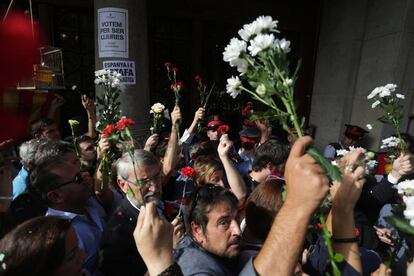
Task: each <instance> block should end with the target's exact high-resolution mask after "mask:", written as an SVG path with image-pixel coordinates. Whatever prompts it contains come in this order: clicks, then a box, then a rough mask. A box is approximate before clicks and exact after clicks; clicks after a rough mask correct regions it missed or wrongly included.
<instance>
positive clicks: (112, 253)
mask: <svg viewBox="0 0 414 276" xmlns="http://www.w3.org/2000/svg"><path fill="white" fill-rule="evenodd" d="M138 214H139V211H138V210H137V209H136V208H135V207H134V206H132V204H131V203H130V202H129V200H128V199H127V198H124V199H123V200H122V202H121V205H120V206H119V207H118V208H117V209H116V210H115V211H114V213H113V214H112V216H111V218H110V219H109V221H108V224H107V226H106V229H105V231H104V234H103V238H102V243H101V258H102V259H101V264H100V271H101V272H102V273H103V274H104V275H116V276H120V275H122V276H124V275H125V276H128V275H144V274H145V273H146V272H147V267H146V265H145V263H144V261H143V260H142V258H141V256H140V254H139V253H138V250H137V248H136V246H135V241H134V236H133V233H134V229H135V226H136V224H137V218H138Z"/></svg>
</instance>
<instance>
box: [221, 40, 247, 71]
mask: <svg viewBox="0 0 414 276" xmlns="http://www.w3.org/2000/svg"><path fill="white" fill-rule="evenodd" d="M246 47H247V44H246V42H245V41H243V40H240V39H237V38H235V37H233V38H232V39H231V40H230V43H229V45H227V46H226V48H224V52H223V60H224V61H226V62H230V65H232V66H234V65H233V64H232V63H231V62H232V61H234V60H237V59H240V57H241V54H242V53H243V52H246Z"/></svg>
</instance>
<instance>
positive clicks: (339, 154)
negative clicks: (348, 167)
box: [336, 149, 349, 156]
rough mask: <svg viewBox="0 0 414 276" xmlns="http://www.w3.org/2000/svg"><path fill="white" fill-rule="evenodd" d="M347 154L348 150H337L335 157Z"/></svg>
mask: <svg viewBox="0 0 414 276" xmlns="http://www.w3.org/2000/svg"><path fill="white" fill-rule="evenodd" d="M348 153H349V151H348V150H346V149H339V150H336V156H345V155H346V154H348Z"/></svg>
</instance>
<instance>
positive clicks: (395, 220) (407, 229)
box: [385, 216, 414, 235]
mask: <svg viewBox="0 0 414 276" xmlns="http://www.w3.org/2000/svg"><path fill="white" fill-rule="evenodd" d="M385 220H386V221H387V222H388V223H389V224H391V225H393V226H395V227H397V228H398V229H399V230H401V231H402V232H404V233H407V234H410V235H414V227H412V226H411V225H410V223H409V221H408V220H406V219H404V218H401V217H397V216H390V217H385Z"/></svg>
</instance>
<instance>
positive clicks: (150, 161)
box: [116, 149, 160, 178]
mask: <svg viewBox="0 0 414 276" xmlns="http://www.w3.org/2000/svg"><path fill="white" fill-rule="evenodd" d="M134 161H135V166H137V167H139V166H153V165H158V164H159V163H160V162H159V160H158V158H157V157H156V156H155V155H154V154H152V153H151V152H149V151H146V150H142V149H139V150H135V152H134ZM133 169H134V167H133V164H132V159H131V155H130V154H129V153H128V152H125V153H124V154H123V155H122V157H121V158H119V159H118V161H117V162H116V174H117V176H118V178H128V176H129V174H130V172H131V171H132V170H133Z"/></svg>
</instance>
